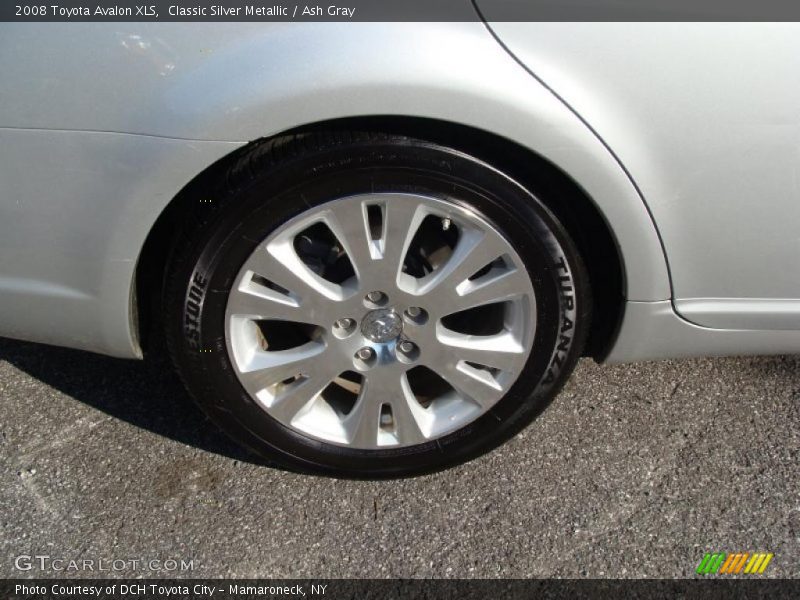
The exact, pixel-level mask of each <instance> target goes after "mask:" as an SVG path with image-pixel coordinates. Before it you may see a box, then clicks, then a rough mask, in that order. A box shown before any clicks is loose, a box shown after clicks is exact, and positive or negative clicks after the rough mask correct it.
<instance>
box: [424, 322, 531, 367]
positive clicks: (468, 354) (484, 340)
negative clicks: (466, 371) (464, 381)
mask: <svg viewBox="0 0 800 600" xmlns="http://www.w3.org/2000/svg"><path fill="white" fill-rule="evenodd" d="M437 338H438V340H439V343H440V344H442V345H443V346H445V349H444V352H445V353H451V354H452V355H454V356H456V357H457V358H459V359H461V360H466V361H469V362H472V363H476V364H479V365H484V366H486V367H494V368H496V369H500V370H502V371H510V370H513V369H514V368H515V366H516V365H517V363H518V361H519V359H520V357H521V356H523V355H524V353H525V349H524V348H523V347H522V346H521V345H520V343H519V342H518V341H517V340H516V338H515V337H514V336H513V335H512V334H511V333H510V332H507V331H504V332H502V333H498V334H496V335H486V336H474V335H467V334H463V333H456V332H455V331H451V330H449V329H445V328H443V327H440V329H439V331H438V332H437Z"/></svg>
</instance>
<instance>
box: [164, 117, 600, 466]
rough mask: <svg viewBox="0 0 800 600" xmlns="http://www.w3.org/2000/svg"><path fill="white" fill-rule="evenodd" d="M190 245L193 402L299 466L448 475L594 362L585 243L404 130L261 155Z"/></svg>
mask: <svg viewBox="0 0 800 600" xmlns="http://www.w3.org/2000/svg"><path fill="white" fill-rule="evenodd" d="M190 217H191V218H187V220H186V221H187V223H189V225H187V226H186V227H185V229H184V231H183V232H182V234H181V235H180V236H179V237H178V240H179V241H178V242H177V243H176V246H175V248H174V250H173V253H172V257H171V259H170V260H169V266H168V272H167V282H168V284H167V290H166V294H165V313H166V317H167V318H166V323H167V325H166V332H167V341H168V345H169V349H170V353H171V355H172V357H173V360H174V362H175V364H176V366H177V369H178V371H179V373H180V375H181V377H182V379H183V381H184V383H185V384H186V387H187V388H188V389H189V391H190V393H191V394H192V396H193V397H194V398H195V399H196V400H197V401H198V402H199V404H200V405H201V406H202V408H203V409H204V410H205V411H206V412H207V413H208V415H209V416H210V417H211V418H212V420H214V421H215V422H217V423H218V424H219V425H220V426H221V427H222V428H223V429H224V430H225V431H227V432H228V433H229V434H230V435H232V436H233V437H234V438H235V439H237V440H238V441H240V442H241V443H243V444H244V445H246V446H248V447H250V448H251V449H252V450H254V451H255V452H257V453H259V454H260V455H262V456H264V457H266V458H268V459H270V460H272V461H275V462H277V463H279V464H280V465H282V466H285V467H289V468H292V469H297V470H302V471H313V472H317V473H326V474H331V475H337V476H351V477H391V476H406V475H412V474H418V473H423V472H429V471H433V470H437V469H441V468H445V467H448V466H451V465H454V464H457V463H460V462H463V461H465V460H468V459H470V458H473V457H475V456H478V455H480V454H482V453H484V452H487V451H488V450H490V449H492V448H494V447H496V446H498V445H499V444H501V443H502V442H503V441H505V440H507V439H509V438H510V437H512V436H513V435H514V434H515V433H517V432H518V431H519V430H520V429H521V428H523V427H524V426H525V425H527V424H528V423H530V422H531V420H533V419H534V417H535V416H536V415H537V414H538V413H539V412H540V411H541V410H542V409H543V408H544V407H545V406H546V405H547V403H548V402H549V401H550V400H551V399H552V398H553V397H554V396H555V394H556V393H557V392H558V390H559V388H560V386H561V385H562V384H563V382H564V381H565V379H566V378H567V377H568V375H569V373H570V371H571V370H572V368H573V366H574V364H575V362H576V360H577V358H578V357H579V355H580V353H581V350H582V347H583V343H584V337H585V332H586V331H587V329H588V320H589V310H590V302H589V300H588V298H589V290H588V280H587V277H586V274H585V270H584V267H583V264H582V262H581V259H580V257H579V256H578V253H577V251H576V249H575V246H574V244H573V242H572V241H571V240H570V237H569V235H568V233H567V232H566V231H565V229H564V228H563V227H562V226H561V224H560V223H559V222H558V220H557V219H556V218H555V217H554V215H553V214H552V213H551V212H550V211H549V210H548V209H547V208H546V206H545V205H544V204H543V203H542V202H541V201H540V200H539V199H537V197H536V196H535V195H534V194H533V193H531V191H529V190H527V189H525V188H523V187H522V186H520V185H519V184H518V183H516V182H515V181H514V180H513V179H511V178H510V177H509V176H507V175H506V174H504V173H502V172H500V171H498V170H496V169H494V168H492V167H491V166H490V165H488V164H486V163H485V162H482V161H481V160H478V159H477V158H475V157H473V156H469V155H466V154H464V153H462V152H459V151H458V150H455V149H452V148H448V147H445V146H442V145H440V144H436V143H431V142H427V141H424V140H419V139H412V138H407V137H403V136H397V135H383V134H378V133H366V132H363V133H355V132H347V133H344V132H312V133H307V134H301V135H294V136H286V137H281V138H277V139H273V140H271V141H268V142H262V143H258V144H256V145H254V146H253V148H252V149H250V150H249V151H247V152H246V153H244V155H243V156H241V157H240V158H239V159H238V160H237V161H236V163H235V164H234V165H233V166H232V167H231V168H230V169H229V170H228V172H227V173H226V175H225V177H223V178H221V179H220V182H219V185H218V187H217V189H215V190H209V192H208V194H206V195H204V197H203V201H202V202H200V200H199V199H198V202H197V207H196V209H195V210H194V211H193V213H192V215H190Z"/></svg>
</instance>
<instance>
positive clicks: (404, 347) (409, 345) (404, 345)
mask: <svg viewBox="0 0 800 600" xmlns="http://www.w3.org/2000/svg"><path fill="white" fill-rule="evenodd" d="M415 348H416V346H414V344H413V342H409V341H408V340H406V341H403V342H400V344H398V346H397V349H398V350H400V352H402V353H403V354H411V353H412V352H413V351H414V350H415Z"/></svg>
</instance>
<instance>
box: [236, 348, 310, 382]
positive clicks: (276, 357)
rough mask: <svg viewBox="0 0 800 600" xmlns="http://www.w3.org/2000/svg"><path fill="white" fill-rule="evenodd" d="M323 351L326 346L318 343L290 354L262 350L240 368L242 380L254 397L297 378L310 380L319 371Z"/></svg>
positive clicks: (297, 349) (286, 351) (285, 351)
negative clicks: (271, 387) (255, 394)
mask: <svg viewBox="0 0 800 600" xmlns="http://www.w3.org/2000/svg"><path fill="white" fill-rule="evenodd" d="M324 351H325V346H324V345H323V344H320V343H318V342H308V343H307V344H303V345H302V346H298V347H297V348H292V349H291V350H280V351H277V352H269V351H265V350H259V351H257V352H255V353H254V354H253V355H252V357H251V358H250V360H249V361H248V363H247V364H246V365H244V366H242V365H240V366H239V368H240V373H239V377H240V379H241V381H242V383H243V384H244V386H245V389H247V390H248V391H250V392H252V393H255V392H258V391H260V390H262V389H264V388H265V387H267V386H270V385H273V384H275V383H279V382H281V381H284V380H285V379H289V378H290V377H294V376H295V375H303V376H306V377H309V376H311V375H314V374H316V372H317V371H319V364H320V362H321V361H320V358H321V355H322V354H323V353H324Z"/></svg>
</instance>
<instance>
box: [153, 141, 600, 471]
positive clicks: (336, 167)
mask: <svg viewBox="0 0 800 600" xmlns="http://www.w3.org/2000/svg"><path fill="white" fill-rule="evenodd" d="M381 191H386V192H389V191H391V192H409V193H421V194H427V195H432V196H435V197H439V198H442V199H446V200H450V201H452V202H456V203H459V204H462V205H466V206H469V207H470V208H471V209H472V210H475V211H477V212H478V213H480V214H481V215H482V216H483V217H484V218H485V219H487V220H488V221H489V222H490V223H492V224H493V225H494V226H495V227H496V228H497V229H498V230H499V231H500V232H501V233H503V235H504V236H505V237H506V238H507V239H509V240H510V241H511V242H512V244H513V245H514V247H515V249H516V251H517V252H518V254H519V255H520V257H521V258H522V260H523V261H524V262H525V265H526V267H527V268H528V271H529V273H530V275H531V279H532V281H533V285H534V291H535V294H536V302H537V328H536V335H535V338H534V346H533V350H532V352H531V353H530V358H529V360H528V363H527V364H526V367H525V369H524V371H523V373H522V374H521V375H520V377H519V378H518V379H517V381H516V382H515V383H514V385H513V386H512V388H511V389H510V390H509V392H508V393H507V394H506V395H505V396H504V397H503V398H502V399H501V400H500V401H499V402H498V403H497V404H496V405H495V406H494V407H493V408H492V409H491V410H490V411H489V412H487V413H486V414H484V415H483V416H481V417H480V418H478V419H477V420H475V421H473V422H472V423H470V424H469V425H467V426H466V427H464V428H463V429H461V430H459V431H456V432H454V433H452V434H449V435H447V436H445V437H442V438H440V439H437V440H435V441H432V442H429V443H426V444H423V445H419V446H412V447H407V448H398V449H381V450H374V451H364V450H356V449H350V448H345V447H341V446H336V445H332V444H325V443H322V442H320V441H318V440H314V439H312V438H310V437H307V436H305V435H303V434H301V433H299V432H297V431H294V430H292V429H289V428H287V427H285V426H283V425H281V424H280V423H279V422H277V421H276V420H274V419H272V418H271V417H270V416H268V415H267V413H266V412H265V411H263V410H262V409H261V408H259V406H258V405H257V404H256V403H255V402H254V401H253V400H252V399H251V398H250V396H249V394H247V393H246V392H245V390H244V389H243V387H242V386H241V385H240V383H239V381H238V379H237V378H236V375H235V373H234V370H233V368H232V366H231V363H230V361H229V358H228V356H227V351H226V345H225V327H224V314H225V306H226V301H227V295H228V291H229V289H230V286H231V284H232V282H233V280H234V278H235V277H236V275H237V273H238V271H239V269H240V267H241V265H242V264H243V262H244V260H245V259H246V258H247V257H248V256H249V255H250V253H251V252H252V251H253V250H254V248H255V246H256V244H258V243H259V242H260V241H261V240H263V239H264V238H266V236H267V235H268V234H269V233H270V232H271V231H272V230H274V229H275V228H276V227H278V226H279V225H280V224H282V223H284V222H286V221H287V220H288V219H290V218H292V217H293V216H295V215H297V214H299V213H301V212H303V211H305V210H307V209H309V208H311V207H314V206H317V205H319V204H321V203H324V202H326V201H329V200H333V199H336V198H339V197H343V196H348V195H353V194H358V193H365V192H381ZM197 200H198V201H197V205H196V209H195V210H194V211H193V213H192V214H187V215H186V225H185V227H184V230H183V231H182V233H181V235H180V236H179V237H178V239H177V240H176V243H175V245H174V248H173V251H172V253H171V256H170V259H169V261H168V263H169V264H168V267H167V273H166V281H167V286H166V290H165V296H164V311H165V312H164V315H165V324H166V339H167V344H168V347H169V350H170V354H171V356H172V359H173V361H174V363H175V365H176V367H177V369H178V372H179V374H180V376H181V378H182V379H183V381H184V383H185V385H186V387H187V388H188V390H189V392H190V393H191V395H192V396H193V397H194V398H195V399H196V401H197V402H198V403H199V404H200V406H201V407H202V408H203V410H204V411H205V412H206V413H207V414H208V415H209V417H210V418H211V419H212V420H213V421H215V422H216V423H217V424H218V425H219V426H220V427H222V429H224V430H225V431H226V432H227V433H228V434H229V435H231V436H232V437H233V438H234V439H236V440H237V441H238V442H240V443H242V444H244V445H245V446H247V447H249V448H250V449H252V450H253V451H255V452H256V453H258V454H259V455H261V456H263V457H265V458H267V459H269V460H271V461H274V462H276V463H278V464H279V465H281V466H283V467H286V468H290V469H293V470H299V471H303V472H314V473H322V474H328V475H334V476H345V477H368V478H377V477H399V476H409V475H416V474H420V473H425V472H431V471H436V470H439V469H443V468H446V467H450V466H452V465H455V464H458V463H461V462H464V461H466V460H469V459H472V458H474V457H476V456H478V455H480V454H483V453H485V452H488V451H489V450H491V449H493V448H495V447H497V446H498V445H500V444H501V443H503V442H504V441H506V440H508V439H509V438H511V437H512V436H514V435H515V434H516V433H517V432H519V431H520V430H521V429H522V428H523V427H525V426H526V425H527V424H529V423H530V422H531V421H532V420H533V419H534V418H535V417H536V416H537V415H538V414H539V413H540V412H541V411H542V410H543V409H544V408H545V407H546V406H547V404H548V403H549V402H550V401H551V400H552V399H553V397H554V396H555V395H556V394H557V393H558V391H559V389H560V388H561V386H562V385H563V383H564V381H565V380H566V379H567V377H568V376H569V374H570V372H571V371H572V369H573V367H574V365H575V362H576V361H577V359H578V357H579V356H580V354H581V351H582V349H583V345H584V341H585V336H586V332H587V331H588V328H589V318H590V307H591V302H590V291H589V284H588V277H587V275H586V271H585V269H584V266H583V263H582V261H581V258H580V256H579V255H578V253H577V251H576V249H575V245H574V244H573V242H572V240H571V239H570V236H569V235H568V233H567V232H566V230H565V229H564V228H563V227H562V225H561V224H560V223H559V222H558V220H557V219H556V218H555V217H554V216H553V214H552V213H551V212H550V211H549V210H548V209H547V208H546V207H545V205H544V204H543V203H542V202H540V201H539V200H538V199H537V198H536V197H535V195H534V194H532V193H531V192H530V191H529V190H526V189H524V188H523V187H521V186H520V185H519V184H517V183H516V182H515V181H513V180H512V179H510V178H509V177H507V176H506V175H505V174H503V173H501V172H499V171H498V170H496V169H494V168H492V167H491V166H490V165H488V164H486V163H484V162H482V161H480V160H477V159H476V158H474V157H472V156H468V155H466V154H464V153H462V152H459V151H457V150H454V149H452V148H447V147H443V146H441V145H438V144H434V143H430V142H426V141H424V140H420V139H412V138H408V137H403V136H397V135H386V134H380V133H375V132H341V131H332V132H312V133H306V134H299V135H292V136H285V137H280V138H275V139H272V140H269V141H266V142H261V143H258V144H255V145H254V146H253V147H252V149H250V150H249V151H247V152H246V153H245V154H244V155H243V156H242V157H241V158H240V159H239V160H238V161H237V162H236V163H235V165H234V166H233V167H232V168H231V169H229V171H228V173H227V175H226V177H224V178H223V180H221V181H220V182H219V185H218V187H217V189H215V190H209V191H208V193H207V194H205V195H204V197H203V198H202V200H203V201H202V202H201V201H200V200H201V199H199V198H198V199H197Z"/></svg>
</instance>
